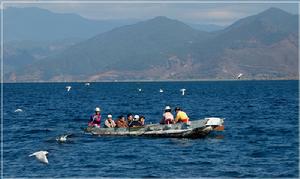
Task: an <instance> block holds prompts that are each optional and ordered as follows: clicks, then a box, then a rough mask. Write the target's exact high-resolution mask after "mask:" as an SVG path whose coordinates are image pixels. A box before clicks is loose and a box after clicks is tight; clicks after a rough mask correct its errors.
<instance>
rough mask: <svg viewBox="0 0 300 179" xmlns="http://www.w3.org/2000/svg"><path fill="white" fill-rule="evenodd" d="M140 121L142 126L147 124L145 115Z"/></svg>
mask: <svg viewBox="0 0 300 179" xmlns="http://www.w3.org/2000/svg"><path fill="white" fill-rule="evenodd" d="M139 123H140V125H141V126H144V125H145V116H140V118H139Z"/></svg>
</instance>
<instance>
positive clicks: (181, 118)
mask: <svg viewBox="0 0 300 179" xmlns="http://www.w3.org/2000/svg"><path fill="white" fill-rule="evenodd" d="M175 112H176V118H175V123H180V122H183V123H188V122H189V120H190V119H189V117H188V115H187V114H186V113H185V112H184V111H182V109H181V108H180V107H176V108H175Z"/></svg>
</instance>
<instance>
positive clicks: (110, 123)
mask: <svg viewBox="0 0 300 179" xmlns="http://www.w3.org/2000/svg"><path fill="white" fill-rule="evenodd" d="M104 126H105V127H106V128H114V127H116V123H115V121H114V120H113V119H112V115H111V114H108V115H107V119H106V120H105V124H104Z"/></svg>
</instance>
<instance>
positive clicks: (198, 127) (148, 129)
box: [84, 117, 224, 138]
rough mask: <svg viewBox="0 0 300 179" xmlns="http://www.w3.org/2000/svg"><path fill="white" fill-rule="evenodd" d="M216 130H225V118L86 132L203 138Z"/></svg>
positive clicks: (93, 128) (102, 134)
mask: <svg viewBox="0 0 300 179" xmlns="http://www.w3.org/2000/svg"><path fill="white" fill-rule="evenodd" d="M214 130H218V131H220V130H224V119H223V118H215V117H210V118H204V119H200V120H194V121H190V122H189V123H188V124H186V123H178V124H165V125H161V124H149V125H145V126H143V127H131V128H97V127H87V128H85V129H84V131H85V132H88V133H91V134H93V135H99V136H148V137H174V138H201V137H205V136H206V135H208V134H209V133H210V132H211V131H214Z"/></svg>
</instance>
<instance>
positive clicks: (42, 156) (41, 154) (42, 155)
mask: <svg viewBox="0 0 300 179" xmlns="http://www.w3.org/2000/svg"><path fill="white" fill-rule="evenodd" d="M242 76H243V74H242V73H240V74H239V75H238V76H237V77H236V78H237V79H240V78H241V77H242ZM85 86H90V83H85ZM71 88H72V86H66V89H67V91H70V90H71ZM138 91H139V92H141V91H142V89H141V88H138ZM180 91H181V94H182V95H185V91H186V89H184V88H183V89H180ZM159 92H160V93H163V92H164V90H163V89H159ZM15 112H23V110H22V109H16V110H15ZM70 135H71V134H66V135H61V136H59V137H57V138H56V141H57V142H59V143H64V142H67V138H68V137H69V136H70ZM48 154H49V152H47V151H38V152H34V153H32V154H30V155H29V157H32V156H34V157H35V158H36V159H37V160H38V161H40V162H42V163H44V164H48V163H49V161H48V158H47V155H48Z"/></svg>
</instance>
